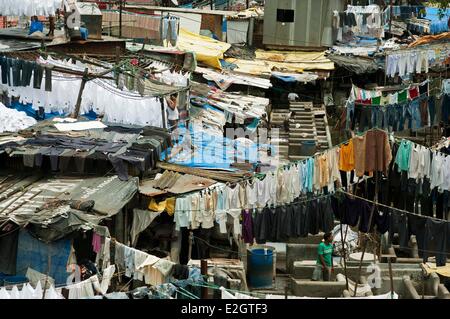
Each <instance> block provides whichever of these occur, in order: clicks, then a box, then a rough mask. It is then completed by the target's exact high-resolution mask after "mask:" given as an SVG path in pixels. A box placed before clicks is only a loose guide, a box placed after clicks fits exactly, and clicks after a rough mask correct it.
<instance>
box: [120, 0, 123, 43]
mask: <svg viewBox="0 0 450 319" xmlns="http://www.w3.org/2000/svg"><path fill="white" fill-rule="evenodd" d="M122 12H123V0H119V38H121V37H122Z"/></svg>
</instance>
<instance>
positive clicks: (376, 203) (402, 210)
mask: <svg viewBox="0 0 450 319" xmlns="http://www.w3.org/2000/svg"><path fill="white" fill-rule="evenodd" d="M336 192H340V193H343V194H346V195H349V196H353V197H355V198H358V199H360V200H363V201H366V202H368V203H371V204H374V205H377V206H382V207H385V208H389V209H392V210H395V211H397V212H399V213H404V214H409V215H414V216H420V217H423V218H428V219H432V220H436V221H440V222H442V221H447V220H445V219H439V218H436V217H432V216H425V215H420V214H416V213H411V212H409V211H407V210H404V209H399V208H396V207H393V206H388V205H385V204H381V203H379V202H375V201H373V200H370V199H367V198H364V197H361V196H358V195H355V194H352V193H349V192H346V191H344V190H341V189H339V190H337V191H336Z"/></svg>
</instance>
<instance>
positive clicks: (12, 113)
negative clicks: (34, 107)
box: [0, 103, 36, 133]
mask: <svg viewBox="0 0 450 319" xmlns="http://www.w3.org/2000/svg"><path fill="white" fill-rule="evenodd" d="M34 124H36V120H35V119H34V118H32V117H29V116H27V115H26V114H25V112H19V111H17V110H15V109H10V108H7V107H6V106H5V105H4V104H3V103H0V133H4V132H17V131H20V130H23V129H26V128H28V127H30V126H33V125H34Z"/></svg>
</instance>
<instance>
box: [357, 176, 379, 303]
mask: <svg viewBox="0 0 450 319" xmlns="http://www.w3.org/2000/svg"><path fill="white" fill-rule="evenodd" d="M375 178H376V179H375V198H374V201H375V203H377V202H378V172H376V174H375ZM375 205H376V204H373V205H372V209H371V211H370V218H369V229H368V232H370V227H371V226H372V219H373V213H374V212H375ZM366 248H367V237H366V236H364V248H363V251H362V254H361V260H360V261H359V268H358V277H356V278H357V279H356V280H359V277H361V269H362V262H363V260H364V254H365V253H366ZM357 290H358V282H356V284H355V292H354V294H353V297H356V291H357Z"/></svg>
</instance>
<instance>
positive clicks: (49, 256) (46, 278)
mask: <svg viewBox="0 0 450 319" xmlns="http://www.w3.org/2000/svg"><path fill="white" fill-rule="evenodd" d="M47 248H48V249H47V250H48V256H47V262H48V267H47V275H46V276H45V282H44V287H43V289H44V293H43V294H42V299H45V292H46V291H47V289H46V287H47V282H48V276H50V264H51V263H52V254H51V253H50V249H51V247H50V245H48V246H47ZM39 280H40V279H39Z"/></svg>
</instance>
